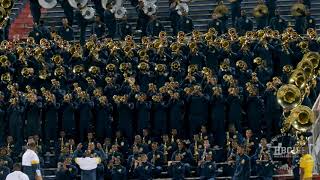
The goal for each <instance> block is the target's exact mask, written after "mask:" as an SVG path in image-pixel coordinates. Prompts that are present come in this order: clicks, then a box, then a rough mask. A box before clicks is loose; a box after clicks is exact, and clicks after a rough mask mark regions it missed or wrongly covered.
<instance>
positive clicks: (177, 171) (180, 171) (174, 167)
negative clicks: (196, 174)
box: [168, 154, 188, 180]
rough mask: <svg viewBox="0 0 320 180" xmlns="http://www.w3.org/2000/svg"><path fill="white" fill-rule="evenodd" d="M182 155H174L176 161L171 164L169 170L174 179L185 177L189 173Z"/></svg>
mask: <svg viewBox="0 0 320 180" xmlns="http://www.w3.org/2000/svg"><path fill="white" fill-rule="evenodd" d="M181 159H182V155H180V154H176V155H175V156H174V161H173V162H172V163H170V164H169V167H168V168H169V169H168V172H169V174H170V176H171V177H172V179H173V180H178V179H184V177H185V176H186V173H187V171H188V170H187V169H186V168H187V167H186V166H185V164H184V163H183V162H182V161H181Z"/></svg>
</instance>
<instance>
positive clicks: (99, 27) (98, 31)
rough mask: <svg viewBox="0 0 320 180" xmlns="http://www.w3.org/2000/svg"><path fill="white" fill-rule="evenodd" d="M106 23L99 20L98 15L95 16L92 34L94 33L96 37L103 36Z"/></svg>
mask: <svg viewBox="0 0 320 180" xmlns="http://www.w3.org/2000/svg"><path fill="white" fill-rule="evenodd" d="M105 33H106V25H105V24H104V23H103V22H102V21H101V17H100V16H96V17H95V22H94V23H93V27H92V34H95V35H96V36H97V38H98V39H101V38H103V37H105Z"/></svg>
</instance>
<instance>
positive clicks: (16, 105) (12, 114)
mask: <svg viewBox="0 0 320 180" xmlns="http://www.w3.org/2000/svg"><path fill="white" fill-rule="evenodd" d="M19 99H20V98H19V97H14V98H11V99H10V100H9V102H10V104H9V107H8V109H7V121H8V122H9V123H8V124H9V134H10V135H11V136H12V137H13V139H15V140H16V143H17V145H18V146H21V145H22V141H23V138H22V137H23V134H22V128H23V112H24V106H22V104H21V102H20V100H19Z"/></svg>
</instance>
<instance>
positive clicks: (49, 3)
mask: <svg viewBox="0 0 320 180" xmlns="http://www.w3.org/2000/svg"><path fill="white" fill-rule="evenodd" d="M38 2H39V4H40V6H41V7H42V8H45V9H52V8H54V7H56V5H57V4H58V2H57V0H38Z"/></svg>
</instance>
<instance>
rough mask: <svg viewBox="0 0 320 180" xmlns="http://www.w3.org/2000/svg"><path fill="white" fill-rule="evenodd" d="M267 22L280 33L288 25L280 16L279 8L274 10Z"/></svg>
mask: <svg viewBox="0 0 320 180" xmlns="http://www.w3.org/2000/svg"><path fill="white" fill-rule="evenodd" d="M269 24H270V27H271V29H273V30H278V31H279V32H280V33H282V32H283V31H284V30H285V29H286V28H287V27H288V23H287V22H286V20H285V19H283V18H282V17H281V16H280V12H279V10H275V15H274V17H272V18H271V19H270V23H269Z"/></svg>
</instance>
